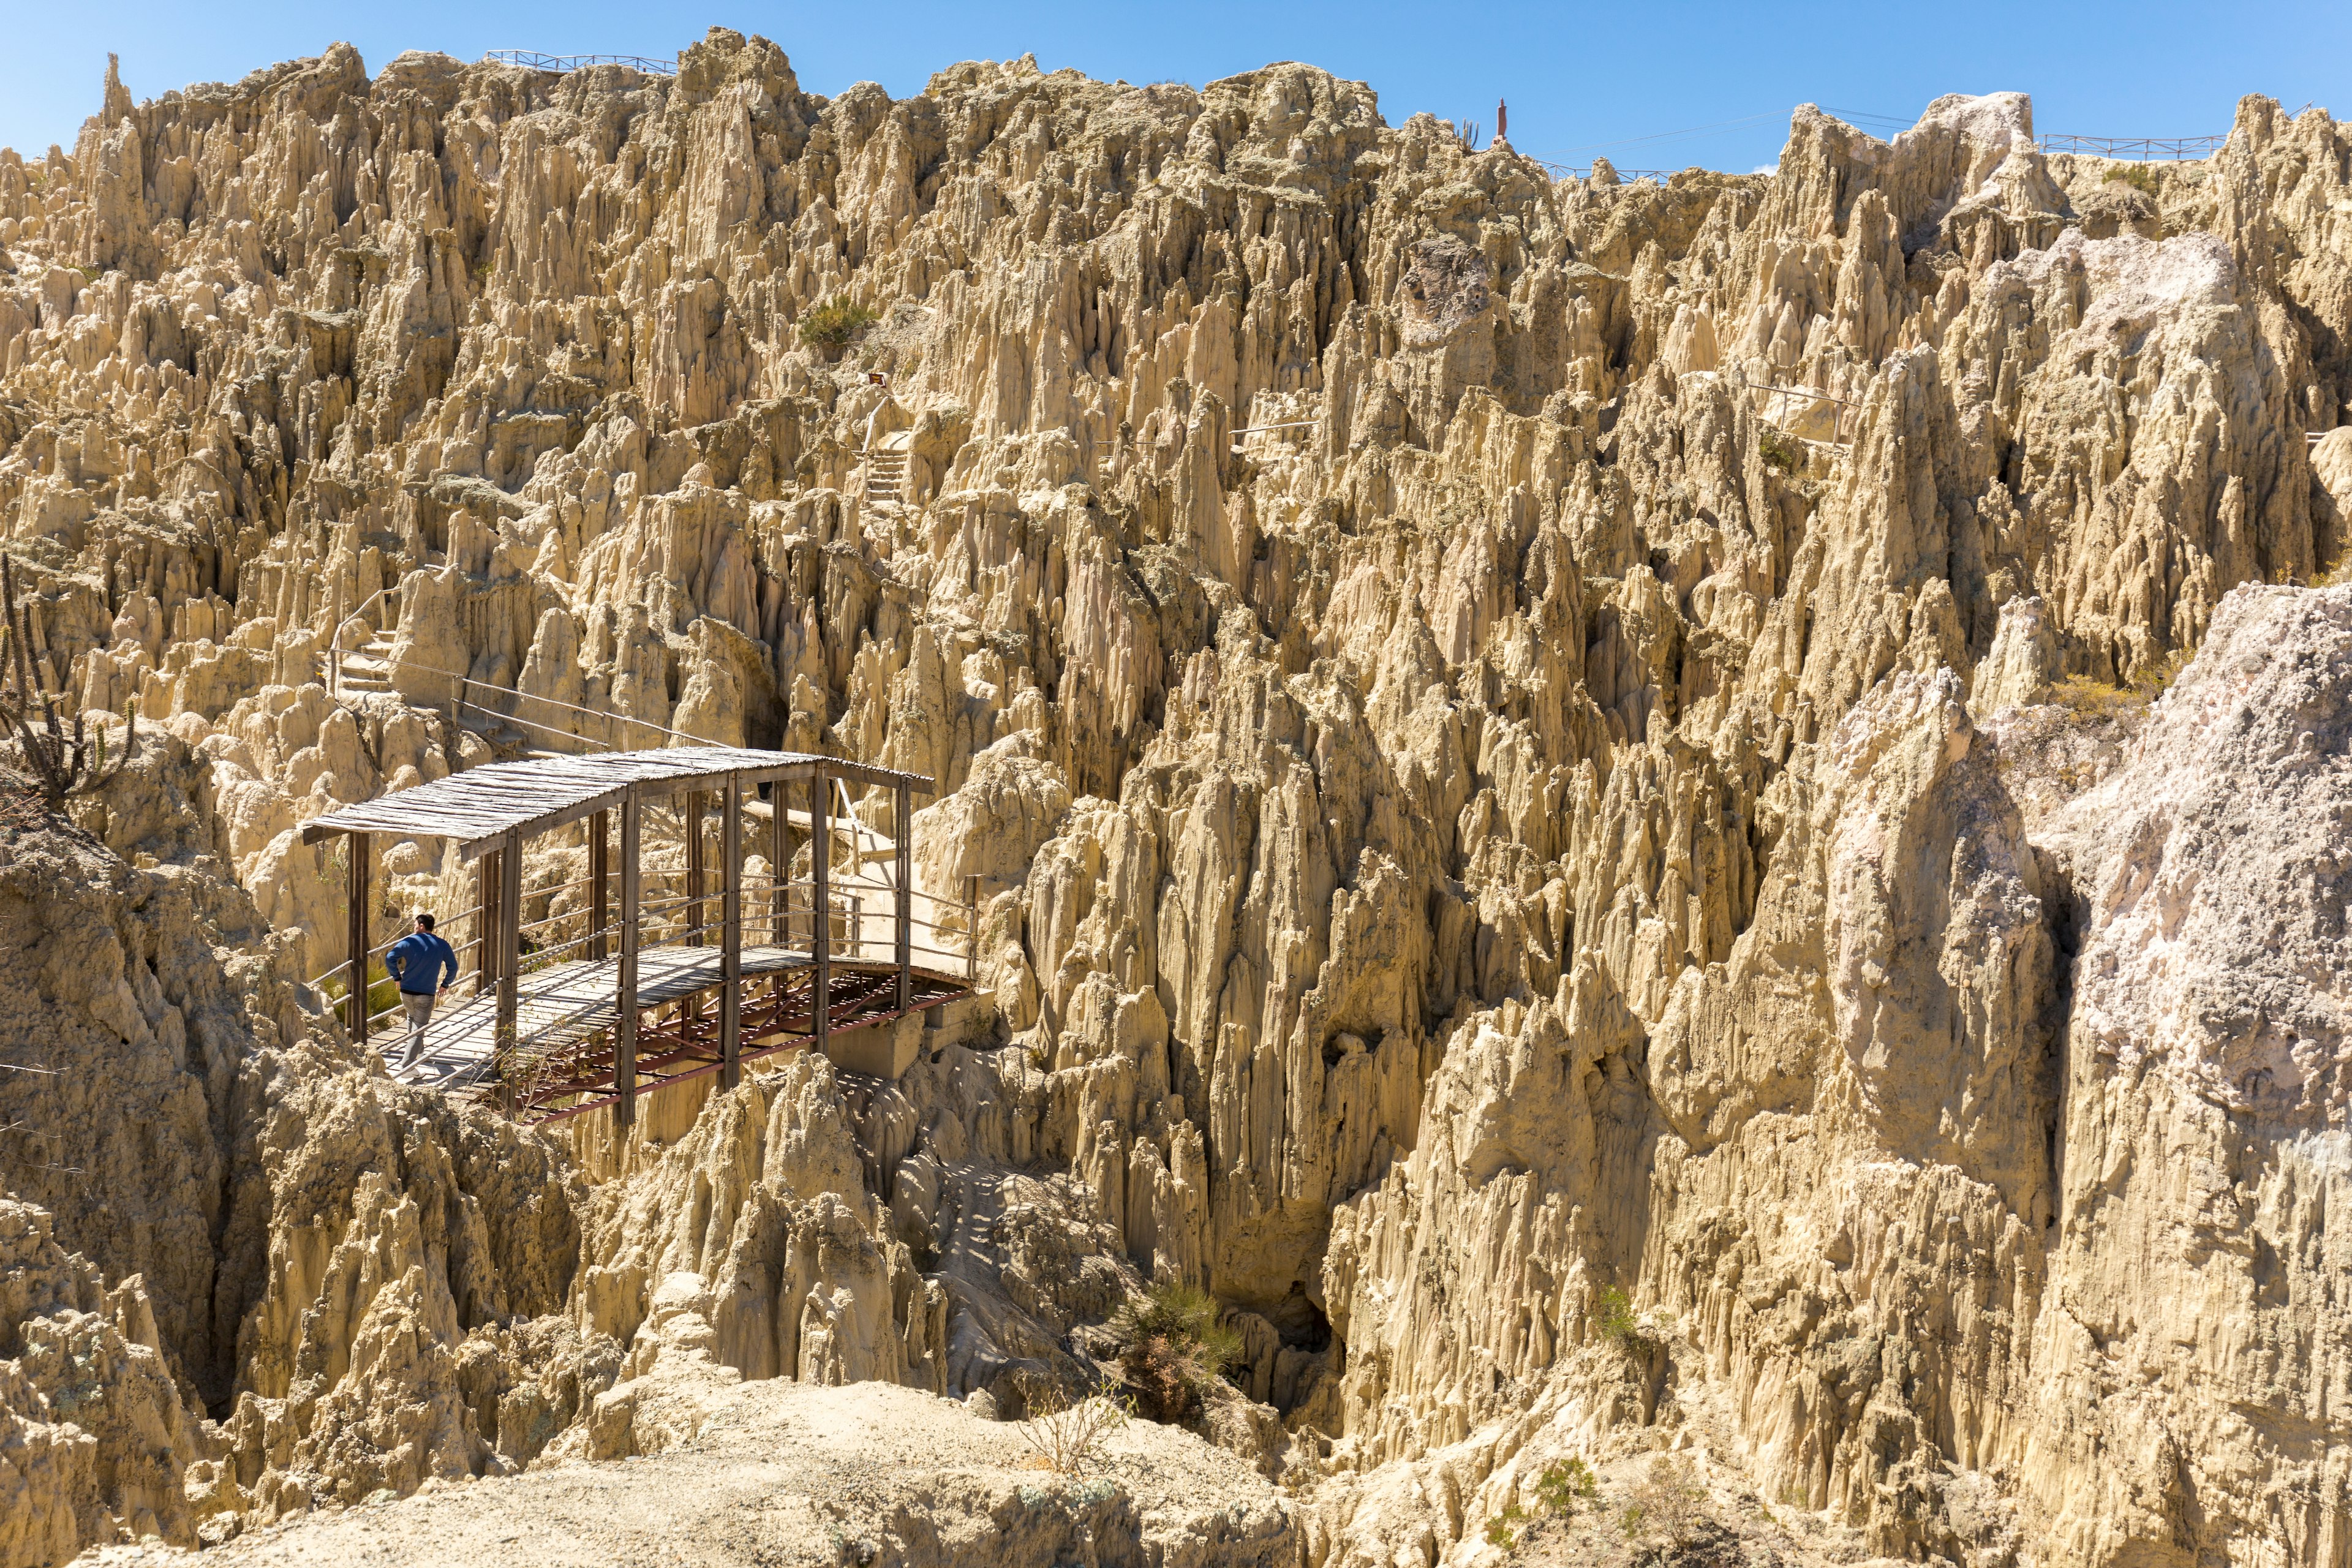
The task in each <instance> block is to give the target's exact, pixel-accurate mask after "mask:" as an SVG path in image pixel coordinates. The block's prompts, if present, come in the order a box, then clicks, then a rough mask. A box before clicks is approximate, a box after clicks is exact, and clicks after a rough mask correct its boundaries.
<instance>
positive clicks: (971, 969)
mask: <svg viewBox="0 0 2352 1568" xmlns="http://www.w3.org/2000/svg"><path fill="white" fill-rule="evenodd" d="M963 909H964V915H963V929H964V942H963V978H964V983H965V984H972V983H973V982H975V981H977V980H979V978H980V879H979V878H977V877H966V878H965V879H963Z"/></svg>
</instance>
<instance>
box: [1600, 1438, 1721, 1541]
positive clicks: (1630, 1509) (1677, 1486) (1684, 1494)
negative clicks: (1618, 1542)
mask: <svg viewBox="0 0 2352 1568" xmlns="http://www.w3.org/2000/svg"><path fill="white" fill-rule="evenodd" d="M1705 1523H1706V1488H1705V1487H1703V1486H1701V1485H1699V1482H1698V1476H1697V1474H1696V1471H1694V1470H1693V1468H1691V1462H1690V1460H1689V1459H1687V1458H1684V1457H1682V1456H1681V1455H1671V1456H1669V1455H1665V1454H1661V1455H1659V1456H1658V1457H1657V1458H1654V1459H1652V1460H1651V1461H1650V1470H1649V1474H1647V1475H1645V1476H1643V1478H1642V1482H1641V1484H1640V1485H1639V1486H1637V1487H1635V1488H1634V1489H1633V1500H1632V1501H1630V1502H1628V1503H1627V1504H1626V1505H1625V1510H1624V1512H1623V1513H1622V1514H1620V1515H1619V1516H1618V1524H1619V1526H1620V1527H1621V1528H1622V1530H1623V1531H1625V1534H1626V1535H1627V1536H1628V1537H1629V1538H1631V1539H1633V1540H1637V1541H1638V1540H1647V1541H1649V1542H1653V1543H1654V1544H1657V1545H1661V1546H1664V1547H1665V1548H1666V1549H1668V1550H1669V1551H1672V1550H1675V1549H1677V1548H1680V1547H1685V1546H1688V1545H1689V1544H1690V1543H1691V1542H1692V1541H1693V1540H1695V1539H1696V1537H1697V1535H1698V1532H1699V1529H1700V1527H1701V1526H1702V1525H1704V1524H1705Z"/></svg>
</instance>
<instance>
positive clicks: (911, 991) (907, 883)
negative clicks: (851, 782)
mask: <svg viewBox="0 0 2352 1568" xmlns="http://www.w3.org/2000/svg"><path fill="white" fill-rule="evenodd" d="M914 798H915V792H914V791H913V789H911V788H910V787H908V784H907V781H906V780H904V779H901V780H899V781H898V793H897V795H895V796H894V797H893V799H892V801H891V803H890V804H891V810H890V832H891V836H892V837H894V838H895V839H897V841H898V865H897V867H896V868H895V869H896V870H897V872H898V919H897V921H894V922H893V923H894V924H895V925H897V927H898V953H897V956H896V960H895V962H896V963H898V1011H899V1012H901V1013H903V1012H905V1011H906V1010H907V1009H908V1008H909V1007H911V1006H913V1005H915V976H914V974H913V973H912V965H913V963H914V956H915V955H914V951H913V949H914V945H915V878H914V867H915V850H914V836H913V835H912V834H910V833H909V832H908V830H907V814H908V807H909V806H910V805H912V804H913V802H914Z"/></svg>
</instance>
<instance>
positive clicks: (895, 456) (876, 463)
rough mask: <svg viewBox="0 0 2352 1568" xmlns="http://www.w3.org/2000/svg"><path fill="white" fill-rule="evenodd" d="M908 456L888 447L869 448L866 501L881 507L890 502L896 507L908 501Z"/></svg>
mask: <svg viewBox="0 0 2352 1568" xmlns="http://www.w3.org/2000/svg"><path fill="white" fill-rule="evenodd" d="M906 494H907V454H906V452H905V450H904V449H903V448H902V449H899V450H896V451H894V450H892V449H891V448H889V447H872V448H869V449H868V450H867V452H866V500H867V501H868V502H870V503H873V504H876V505H879V504H880V503H882V502H884V501H888V502H890V503H892V504H893V505H896V504H897V503H898V502H899V501H902V500H905V499H906Z"/></svg>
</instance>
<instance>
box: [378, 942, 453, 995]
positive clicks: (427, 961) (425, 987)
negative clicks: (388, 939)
mask: <svg viewBox="0 0 2352 1568" xmlns="http://www.w3.org/2000/svg"><path fill="white" fill-rule="evenodd" d="M445 963H446V964H447V965H448V966H449V978H450V979H451V980H455V979H457V954H456V953H455V952H451V951H450V948H449V944H448V943H447V942H443V941H442V940H441V939H440V938H439V937H437V936H435V935H434V934H433V933H432V932H431V931H412V932H410V933H409V934H408V935H406V936H404V937H402V938H401V939H400V940H399V941H398V942H394V943H393V944H392V946H391V948H390V949H388V950H387V951H386V952H385V953H384V955H383V966H384V967H385V968H386V969H388V970H390V971H392V977H393V978H394V980H396V981H398V982H399V983H400V988H401V989H402V990H403V991H405V992H407V993H409V994H411V995H420V996H430V995H431V994H433V993H434V992H436V991H438V990H440V989H441V985H442V984H443V983H442V982H441V981H440V980H439V979H438V978H437V977H438V976H439V974H440V973H441V966H442V965H443V964H445ZM420 981H421V982H423V984H418V982H420Z"/></svg>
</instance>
